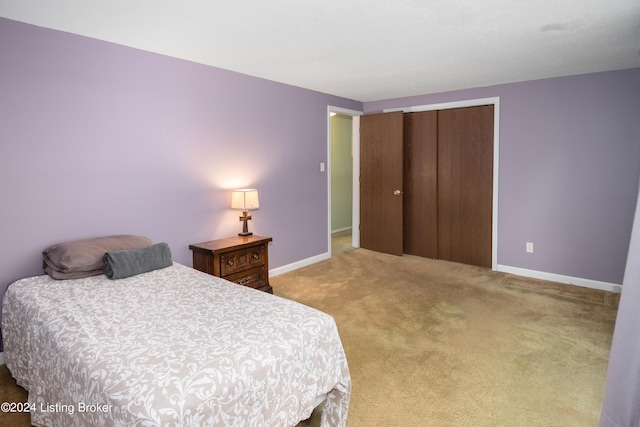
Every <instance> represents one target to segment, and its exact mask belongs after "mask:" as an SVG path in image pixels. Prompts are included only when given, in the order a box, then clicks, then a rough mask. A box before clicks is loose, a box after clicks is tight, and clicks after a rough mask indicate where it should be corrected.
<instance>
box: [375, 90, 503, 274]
mask: <svg viewBox="0 0 640 427" xmlns="http://www.w3.org/2000/svg"><path fill="white" fill-rule="evenodd" d="M480 105H493V108H494V110H493V206H492V208H491V217H492V218H491V269H492V270H497V269H498V176H499V174H498V169H499V162H498V160H499V158H500V97H499V96H495V97H490V98H478V99H466V100H462V101H452V102H442V103H438V104H425V105H413V106H407V107H400V108H388V109H384V110H383V112H385V113H391V112H394V111H403V112H405V113H417V112H420V111H432V110H448V109H451V108H464V107H477V106H480Z"/></svg>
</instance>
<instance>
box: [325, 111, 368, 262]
mask: <svg viewBox="0 0 640 427" xmlns="http://www.w3.org/2000/svg"><path fill="white" fill-rule="evenodd" d="M361 114H362V113H361V112H359V111H353V110H346V109H343V108H339V107H331V106H329V108H328V159H329V162H328V166H329V167H328V174H327V175H328V177H327V178H328V190H329V191H328V193H329V194H328V198H329V204H328V205H329V213H328V215H329V221H328V223H329V230H328V247H329V255H330V256H333V255H338V254H340V253H344V252H348V251H350V250H352V249H354V248H357V247H359V244H360V233H359V227H360V191H359V175H360V172H359V170H360V156H359V149H360V148H359V147H360V144H359V128H360V120H359V119H360V115H361Z"/></svg>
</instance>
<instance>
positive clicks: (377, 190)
mask: <svg viewBox="0 0 640 427" xmlns="http://www.w3.org/2000/svg"><path fill="white" fill-rule="evenodd" d="M402 131H403V113H402V112H394V113H381V114H369V115H364V116H361V117H360V247H362V248H365V249H371V250H374V251H378V252H385V253H389V254H393V255H402V208H403V207H402ZM395 192H400V193H399V194H394V193H395Z"/></svg>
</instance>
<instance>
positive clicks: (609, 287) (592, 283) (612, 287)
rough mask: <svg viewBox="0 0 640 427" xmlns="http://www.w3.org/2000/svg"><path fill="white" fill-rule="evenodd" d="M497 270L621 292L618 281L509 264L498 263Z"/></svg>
mask: <svg viewBox="0 0 640 427" xmlns="http://www.w3.org/2000/svg"><path fill="white" fill-rule="evenodd" d="M496 270H497V271H502V272H503V273H510V274H516V275H518V276H524V277H531V278H533V279H541V280H549V281H552V282H558V283H567V284H569V285H576V286H582V287H585V288H591V289H599V290H601V291H609V292H616V293H620V291H621V290H622V285H619V284H617V283H608V282H600V281H598V280H591V279H583V278H580V277H572V276H564V275H562V274H555V273H546V272H544V271H536V270H528V269H526V268H520V267H510V266H508V265H500V264H498V268H497V269H496Z"/></svg>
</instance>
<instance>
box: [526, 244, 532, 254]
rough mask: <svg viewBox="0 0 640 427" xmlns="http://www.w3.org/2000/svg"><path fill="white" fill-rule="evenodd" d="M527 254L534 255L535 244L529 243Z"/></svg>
mask: <svg viewBox="0 0 640 427" xmlns="http://www.w3.org/2000/svg"><path fill="white" fill-rule="evenodd" d="M527 253H528V254H532V253H533V242H527Z"/></svg>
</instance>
